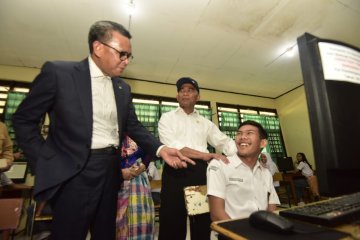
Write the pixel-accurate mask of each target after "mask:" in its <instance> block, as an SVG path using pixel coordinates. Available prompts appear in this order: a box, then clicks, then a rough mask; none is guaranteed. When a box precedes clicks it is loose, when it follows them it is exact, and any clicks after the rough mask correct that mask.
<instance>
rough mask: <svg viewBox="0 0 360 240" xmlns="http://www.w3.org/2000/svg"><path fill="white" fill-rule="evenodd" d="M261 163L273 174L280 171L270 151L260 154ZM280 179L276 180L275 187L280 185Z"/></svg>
mask: <svg viewBox="0 0 360 240" xmlns="http://www.w3.org/2000/svg"><path fill="white" fill-rule="evenodd" d="M260 163H261V165H262V166H263V167H264V168H267V169H269V171H270V173H271V175H272V176H274V174H275V173H278V172H279V169H278V167H277V165H276V163H275V162H274V161H273V160H272V158H271V155H270V153H267V152H263V153H261V154H260ZM279 186H280V183H279V181H274V187H279Z"/></svg>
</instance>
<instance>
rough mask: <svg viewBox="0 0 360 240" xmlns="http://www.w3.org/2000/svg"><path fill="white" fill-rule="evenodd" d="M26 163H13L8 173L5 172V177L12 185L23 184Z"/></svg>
mask: <svg viewBox="0 0 360 240" xmlns="http://www.w3.org/2000/svg"><path fill="white" fill-rule="evenodd" d="M26 173H27V162H13V165H12V166H11V168H10V169H9V171H7V172H5V174H6V176H7V177H8V178H10V179H11V180H12V181H13V182H14V183H24V182H25V180H26Z"/></svg>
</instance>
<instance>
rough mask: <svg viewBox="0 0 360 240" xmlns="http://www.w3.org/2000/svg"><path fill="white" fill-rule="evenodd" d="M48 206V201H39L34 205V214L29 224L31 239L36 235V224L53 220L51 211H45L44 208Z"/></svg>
mask: <svg viewBox="0 0 360 240" xmlns="http://www.w3.org/2000/svg"><path fill="white" fill-rule="evenodd" d="M45 206H46V202H39V203H37V202H36V201H35V203H34V204H33V206H32V214H31V220H30V224H29V235H30V240H32V239H33V235H34V225H35V224H36V223H38V222H41V221H51V220H52V215H51V214H50V213H45V212H44V211H43V210H44V208H45Z"/></svg>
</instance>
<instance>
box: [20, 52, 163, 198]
mask: <svg viewBox="0 0 360 240" xmlns="http://www.w3.org/2000/svg"><path fill="white" fill-rule="evenodd" d="M113 87H114V95H115V99H116V106H117V113H118V124H119V137H120V138H122V135H123V133H124V132H127V133H128V135H129V136H130V137H131V138H132V139H134V140H135V141H136V142H137V144H138V145H139V146H141V147H142V148H143V149H144V150H145V152H147V153H149V154H153V155H154V154H155V152H156V150H157V149H158V147H159V146H160V145H161V143H160V142H159V141H158V140H157V139H156V138H155V137H154V136H153V135H152V134H151V133H150V132H148V131H147V130H146V129H145V128H144V127H143V126H142V125H141V123H140V122H139V121H138V120H137V116H136V114H135V110H134V106H133V104H132V98H131V90H130V87H129V85H127V84H126V83H125V82H124V81H123V80H121V79H120V78H114V79H113ZM45 113H48V115H49V118H50V126H49V134H48V137H47V139H46V140H45V139H43V137H42V136H41V134H40V122H41V119H43V117H44V115H45ZM92 124H93V118H92V93H91V78H90V70H89V63H88V59H85V60H83V61H81V62H60V61H58V62H47V63H45V64H44V66H43V68H42V70H41V72H40V74H39V75H38V76H37V77H36V78H35V80H34V82H33V85H32V88H31V91H30V93H29V94H28V96H27V97H26V98H25V99H24V101H23V102H22V103H21V104H20V106H19V107H18V109H17V111H16V113H15V114H14V115H13V126H14V129H15V133H16V139H17V141H18V144H19V146H20V147H21V148H22V149H23V151H24V154H25V156H26V158H27V159H28V161H29V163H30V165H31V166H32V168H33V169H34V170H35V174H36V178H35V197H36V198H37V199H38V200H47V199H49V198H50V197H51V196H52V195H53V194H54V193H55V192H56V189H57V188H58V187H59V185H60V184H61V183H62V182H64V181H66V180H67V179H69V178H71V177H72V176H74V175H76V174H77V173H78V172H79V171H80V170H81V169H82V168H83V167H84V165H85V162H86V160H87V158H88V157H89V154H90V147H91V137H92ZM119 142H121V139H119Z"/></svg>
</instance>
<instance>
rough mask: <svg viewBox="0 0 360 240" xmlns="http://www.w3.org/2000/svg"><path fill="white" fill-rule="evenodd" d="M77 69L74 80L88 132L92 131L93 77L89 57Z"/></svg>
mask: <svg viewBox="0 0 360 240" xmlns="http://www.w3.org/2000/svg"><path fill="white" fill-rule="evenodd" d="M76 69H77V71H75V72H74V76H73V77H74V81H75V86H76V90H77V92H78V96H79V98H80V104H81V107H82V111H83V113H84V121H85V123H86V126H87V127H88V130H89V131H88V132H90V134H91V133H92V124H93V118H92V114H93V112H92V93H91V77H90V69H89V62H88V59H85V60H83V61H82V62H80V63H79V65H78V66H77V67H76Z"/></svg>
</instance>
